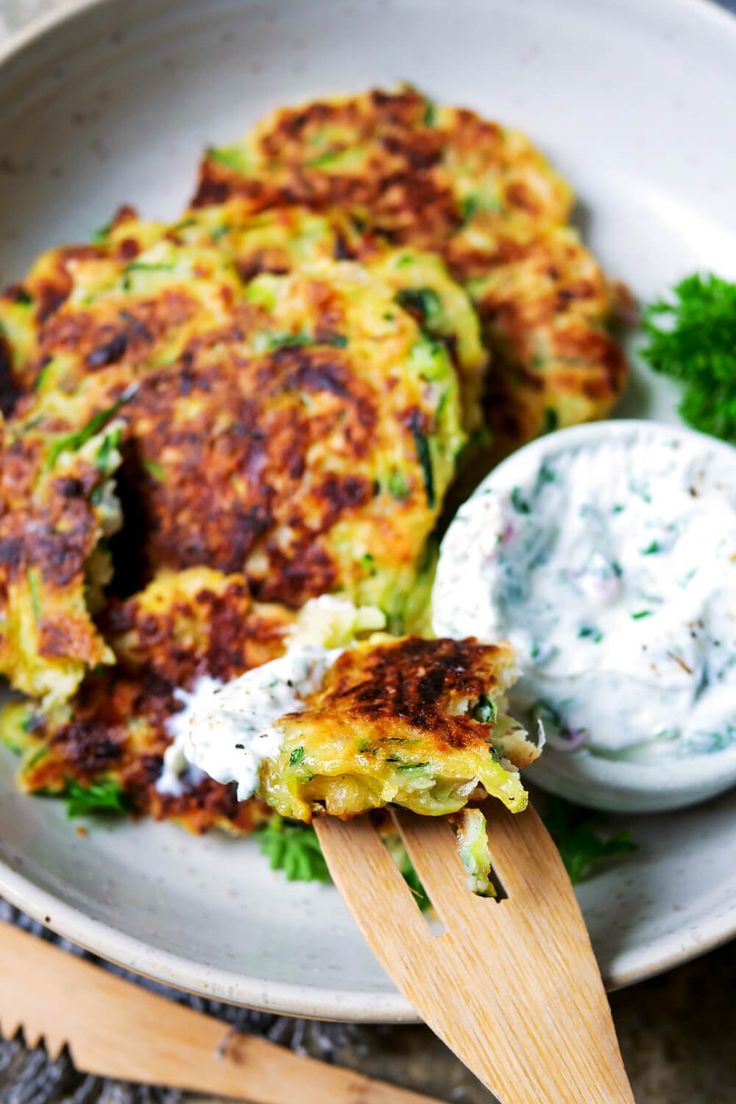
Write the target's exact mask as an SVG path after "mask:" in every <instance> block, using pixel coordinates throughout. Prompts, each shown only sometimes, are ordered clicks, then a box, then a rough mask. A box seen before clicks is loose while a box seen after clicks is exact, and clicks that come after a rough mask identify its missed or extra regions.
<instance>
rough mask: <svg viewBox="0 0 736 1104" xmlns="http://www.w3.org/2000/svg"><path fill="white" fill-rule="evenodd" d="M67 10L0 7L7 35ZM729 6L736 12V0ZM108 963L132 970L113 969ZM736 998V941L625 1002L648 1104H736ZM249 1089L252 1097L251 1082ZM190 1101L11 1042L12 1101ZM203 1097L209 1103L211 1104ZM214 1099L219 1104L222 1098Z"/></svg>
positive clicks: (296, 1039) (358, 1053) (386, 1051)
mask: <svg viewBox="0 0 736 1104" xmlns="http://www.w3.org/2000/svg"><path fill="white" fill-rule="evenodd" d="M642 2H643V3H646V0H642ZM63 3H64V0H0V37H4V36H5V35H6V34H8V33H9V32H12V31H14V30H17V29H18V28H20V27H21V26H23V25H25V24H26V23H28V22H29V21H30V20H31V19H33V18H35V17H37V16H38V15H41V14H44V13H45V12H47V11H49V10H51V9H52V8H55V7H61V6H63ZM721 3H722V4H723V6H724V7H726V8H728V9H729V10H731V11H733V12H735V13H736V0H721ZM0 919H2V920H5V921H10V922H13V923H17V924H20V925H21V926H22V927H24V928H27V929H28V930H32V931H34V932H35V933H36V934H37V935H39V936H40V937H41V938H47V939H48V938H52V939H55V937H53V936H51V934H50V933H49V932H47V931H44V930H43V929H41V928H40V926H39V925H37V924H34V923H33V922H32V921H30V920H29V919H28V918H27V917H24V916H23V915H22V914H21V913H19V912H17V910H15V909H12V908H11V907H10V905H8V904H7V903H6V902H4V901H2V900H0ZM56 941H57V942H59V943H61V945H62V946H64V947H65V948H66V949H67V950H68V951H69V952H70V953H73V954H80V955H81V954H84V952H82V951H80V950H79V949H78V948H76V947H73V946H71V944H69V943H66V941H64V940H56ZM85 957H87V958H91V957H92V956H89V955H85ZM101 965H102V966H103V967H104V968H105V969H110V970H113V971H114V972H116V973H119V974H124V971H121V970H118V969H117V968H116V967H112V966H110V965H109V964H101ZM129 976H130V975H129ZM132 980H135V981H136V982H137V983H138V984H141V985H145V986H149V987H150V988H152V989H155V990H156V991H158V992H162V993H164V994H166V995H167V996H169V997H170V998H171V999H172V1000H176V1001H183V1002H186V1003H189V1004H190V1005H192V1006H193V1007H195V1008H197V1009H200V1010H202V1011H207V1012H209V1013H211V1014H213V1015H215V1016H217V1017H219V1018H220V1019H222V1020H223V1021H224V1022H227V1023H228V1024H231V1025H232V1026H234V1027H236V1028H238V1029H240V1030H243V1031H249V1032H253V1033H255V1034H258V1035H264V1036H266V1037H268V1038H269V1039H271V1040H273V1041H274V1042H277V1043H281V1044H283V1045H285V1046H289V1047H291V1048H293V1049H294V1050H296V1051H298V1052H302V1053H309V1054H311V1055H313V1056H314V1057H316V1058H323V1059H325V1060H328V1061H337V1062H339V1063H340V1064H343V1065H350V1066H353V1067H355V1068H359V1069H361V1070H362V1071H363V1072H366V1073H370V1074H374V1075H376V1076H382V1077H385V1078H386V1079H388V1080H392V1081H395V1082H398V1083H401V1084H404V1085H406V1086H408V1087H412V1088H414V1089H417V1090H419V1091H425V1092H427V1093H431V1094H433V1095H436V1096H440V1097H442V1098H444V1099H447V1100H448V1101H450V1100H451V1101H455V1102H457V1104H484V1102H485V1104H489V1102H490V1100H491V1097H490V1096H489V1095H488V1093H486V1092H485V1091H484V1090H482V1089H481V1088H480V1087H479V1086H478V1084H477V1082H476V1081H475V1080H474V1078H473V1077H472V1076H471V1075H469V1074H468V1073H467V1071H466V1070H464V1069H463V1067H462V1066H461V1065H460V1063H459V1062H457V1061H456V1059H454V1058H453V1057H452V1055H450V1054H449V1053H448V1052H447V1051H446V1050H445V1048H444V1047H443V1046H442V1044H441V1043H439V1042H438V1041H437V1040H436V1039H435V1038H434V1037H433V1036H432V1035H431V1033H430V1032H429V1031H427V1029H426V1028H422V1027H404V1028H390V1027H385V1028H382V1027H358V1026H351V1025H341V1024H322V1023H317V1022H308V1021H305V1020H290V1019H286V1018H284V1017H278V1016H271V1015H266V1014H262V1013H258V1012H249V1011H247V1010H244V1009H237V1008H232V1007H230V1006H228V1005H223V1004H217V1003H215V1002H213V1001H205V1000H202V999H201V998H198V997H191V996H187V995H185V994H182V993H177V992H176V991H174V990H170V989H166V988H165V987H164V986H159V985H156V984H154V983H152V982H148V981H144V980H142V979H140V978H135V979H132ZM734 992H736V944H731V945H730V946H728V947H726V948H724V949H722V950H721V951H718V952H715V953H714V954H712V955H709V956H708V957H707V958H705V959H702V960H700V961H699V962H695V963H692V964H690V965H688V966H686V967H683V968H681V969H679V970H676V971H674V972H672V973H671V974H669V975H667V976H666V977H664V978H660V979H653V980H652V981H650V982H647V983H646V984H645V985H641V986H637V987H636V989H634V990H628V991H624V992H622V993H617V994H614V995H613V998H612V1006H613V1011H614V1018H615V1020H616V1026H617V1030H618V1033H619V1038H620V1039H621V1045H622V1050H623V1053H624V1059H625V1061H626V1065H627V1069H628V1070H629V1072H630V1075H631V1077H632V1081H633V1085H634V1091H635V1094H636V1099H637V1102H638V1104H734V1102H735V1101H736V1047H735V1046H734V1040H735V1039H736V1002H735V1001H734V999H733V994H734ZM243 1092H244V1093H247V1085H244V1088H243ZM183 1099H184V1098H183V1097H182V1096H181V1094H179V1093H176V1092H172V1091H170V1090H166V1089H158V1088H149V1087H140V1086H133V1085H125V1084H121V1083H119V1082H113V1081H103V1080H101V1079H100V1078H96V1077H86V1076H85V1075H84V1074H80V1073H78V1072H77V1071H76V1070H75V1069H74V1067H73V1065H72V1063H71V1061H70V1059H69V1057H68V1056H67V1055H62V1057H61V1058H60V1059H59V1060H58V1061H56V1062H49V1061H48V1060H47V1059H46V1056H45V1054H44V1052H43V1049H42V1048H40V1049H37V1050H35V1051H31V1052H29V1051H27V1050H26V1049H25V1047H24V1045H23V1041H22V1038H21V1039H14V1040H3V1039H0V1104H179V1102H180V1101H182V1100H183ZM197 1099H198V1100H199V1101H200V1104H204V1101H205V1098H203V1097H199V1098H197ZM208 1099H209V1098H208ZM210 1104H215V1098H212V1099H211V1101H210ZM294 1104H299V1102H298V1101H294ZM529 1104H534V1102H532V1101H530V1102H529Z"/></svg>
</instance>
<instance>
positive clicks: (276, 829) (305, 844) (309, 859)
mask: <svg viewBox="0 0 736 1104" xmlns="http://www.w3.org/2000/svg"><path fill="white" fill-rule="evenodd" d="M254 836H255V838H256V840H257V841H258V844H259V846H260V848H261V851H262V853H263V854H264V855H265V856H266V858H267V859H268V860H269V863H270V866H271V869H272V870H281V871H282V872H283V874H284V876H285V877H286V879H287V881H289V882H323V883H325V884H326V883H329V882H331V881H332V879H331V878H330V872H329V870H328V869H327V863H326V862H325V859H324V856H323V854H322V851H321V849H320V846H319V840H318V839H317V834H316V832H315V831H314V828H313V827H312V825H311V824H301V823H299V822H298V821H290V820H284V818H283V817H280V816H278V815H274V816H272V817H271V819H270V820H269V821H268V822H267V823H266V824H262V825H261V826H260V827H259V828H256V830H255V832H254ZM389 850H390V851H391V854H392V855H393V856H394V859H395V860H396V864H397V866H398V868H399V870H400V871H401V874H402V875H403V878H404V880H405V882H406V883H407V885H408V886H409V888H410V889H411V891H412V893H413V894H414V895H415V896H416V898H417V904H418V905H419V907H420V908H421V909H422V911H424V909H427V908H429V904H430V902H429V898H428V897H427V894H426V892H425V890H424V889H423V887H422V884H421V882H420V881H419V877H418V875H417V872H416V870H415V869H414V867H413V866H412V863H411V860H410V859H409V856H408V855H407V854H406V851H405V850H404V848H403V846H402V845H401V840H400V839H399V840H398V848H396V847H395V846H391V847H389Z"/></svg>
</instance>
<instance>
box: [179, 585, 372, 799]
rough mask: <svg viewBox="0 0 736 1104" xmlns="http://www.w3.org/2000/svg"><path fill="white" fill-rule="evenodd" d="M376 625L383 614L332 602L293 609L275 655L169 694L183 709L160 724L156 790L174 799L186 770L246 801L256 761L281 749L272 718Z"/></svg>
mask: <svg viewBox="0 0 736 1104" xmlns="http://www.w3.org/2000/svg"><path fill="white" fill-rule="evenodd" d="M384 625H385V617H384V615H383V614H382V613H381V611H380V610H377V609H374V608H373V607H359V608H356V607H355V606H354V605H353V604H352V603H351V602H348V601H346V600H345V599H343V598H339V597H337V596H334V595H323V596H321V597H319V598H313V599H311V600H310V601H309V602H307V603H306V605H305V606H304V608H303V609H302V610H301V612H300V614H299V617H298V619H297V621H296V623H295V626H294V628H293V630H292V632H291V637H290V639H289V641H288V645H287V649H286V652H285V654H284V655H283V656H280V657H279V658H278V659H274V660H272V661H271V662H270V663H264V664H263V665H262V666H261V667H255V668H254V669H253V670H251V671H246V672H245V674H243V675H240V677H239V678H235V679H232V680H230V681H229V682H226V683H223V682H218V681H217V680H216V679H212V678H210V677H209V676H206V675H205V676H203V677H202V678H200V679H199V680H198V681H197V682H196V683H195V685H194V686H193V687H192V689H191V690H183V689H178V690H176V691H175V697H176V698H177V700H178V701H180V702H181V703H182V705H183V709H182V710H181V711H180V712H179V713H176V714H175V715H174V716H173V717H171V718H170V720H169V721H168V728H169V732H170V734H171V735H172V736H173V738H174V739H173V743H172V744H171V745H170V746H169V747H168V748H167V750H166V752H165V754H164V766H163V771H162V773H161V776H160V778H159V780H158V782H157V788H158V790H159V791H160V792H161V793H173V794H178V793H180V792H181V791H182V788H183V787H184V785H185V775H186V774H188V772H191V771H192V770H194V771H195V772H197V771H198V772H204V773H205V774H207V775H209V776H210V778H214V780H215V781H216V782H223V783H228V782H235V783H236V784H237V796H238V800H239V801H246V800H247V799H248V798H249V797H252V796H253V794H254V793H255V791H256V789H257V787H258V781H259V776H260V770H261V766H262V764H263V762H264V760H266V759H269V758H275V757H276V756H277V755H278V753H279V751H280V750H281V745H282V741H283V735H282V733H281V730H280V729H279V727H278V725H277V723H276V722H277V721H278V720H279V718H280V717H283V716H284V715H285V714H287V713H298V712H300V711H301V710H302V709H303V708H304V704H305V702H304V699H305V698H306V697H307V696H308V695H309V694H311V693H312V692H313V691H314V690H316V689H318V687H319V686H320V684H321V682H322V680H323V678H324V676H325V673H326V671H327V670H329V668H330V667H331V666H332V664H333V663H334V662H335V660H336V659H337V658H338V656H339V655H341V654H342V651H343V648H344V646H345V645H347V644H349V643H351V642H352V641H353V640H354V639H355V636H356V634H359V633H365V632H371V631H373V630H375V629H382V628H383V627H384ZM334 645H340V646H334Z"/></svg>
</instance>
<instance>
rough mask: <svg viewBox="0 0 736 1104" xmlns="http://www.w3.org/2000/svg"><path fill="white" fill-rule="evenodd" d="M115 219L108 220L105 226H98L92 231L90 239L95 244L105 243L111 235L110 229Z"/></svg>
mask: <svg viewBox="0 0 736 1104" xmlns="http://www.w3.org/2000/svg"><path fill="white" fill-rule="evenodd" d="M114 221H115V219H114V218H111V219H110V221H109V222H106V223H105V225H104V226H98V227H97V229H96V230H93V231H92V236H91V237H90V241H91V242H92V244H93V245H104V244H105V242H106V241H107V239H108V238H109V236H110V231H111V230H112V226H113V223H114Z"/></svg>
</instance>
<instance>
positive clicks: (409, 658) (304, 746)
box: [257, 636, 538, 820]
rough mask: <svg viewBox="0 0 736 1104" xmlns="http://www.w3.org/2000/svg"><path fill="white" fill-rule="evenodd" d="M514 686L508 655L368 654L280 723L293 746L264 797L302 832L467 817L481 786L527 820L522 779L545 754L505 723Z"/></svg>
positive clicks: (403, 644)
mask: <svg viewBox="0 0 736 1104" xmlns="http://www.w3.org/2000/svg"><path fill="white" fill-rule="evenodd" d="M512 680H513V655H512V653H511V650H510V648H509V647H508V646H506V645H499V646H494V645H485V644H480V643H478V641H476V640H449V639H442V640H423V639H421V638H419V637H412V636H405V637H400V638H397V639H391V638H388V637H383V638H378V639H377V638H375V637H374V638H373V639H371V640H370V641H367V642H364V643H360V644H357V645H355V646H354V647H352V648H350V649H349V650H348V651H345V652H343V654H342V655H341V656H340V657H339V658H338V659H337V661H336V662H335V663H334V665H333V666H332V667H331V668H330V669H329V670H328V671H327V673H326V675H325V676H324V679H323V681H322V685H321V687H320V688H319V689H318V690H317V691H316V692H315V693H313V694H311V695H309V696H308V697H307V698H306V704H305V708H304V711H303V712H299V713H292V714H288V715H287V716H284V717H282V718H281V720H280V721H277V722H276V727H277V728H278V729H280V730H281V732H282V733H283V734H284V740H283V746H282V748H281V751H280V752H279V755H278V757H277V758H276V759H270V760H269V759H266V760H265V762H264V765H263V768H262V771H261V780H260V785H259V788H258V791H257V792H258V794H259V796H260V797H262V798H263V799H264V800H265V801H267V802H268V804H269V805H271V806H272V807H273V808H274V809H275V810H276V811H277V812H278V813H280V814H281V815H283V816H289V817H293V818H295V819H299V820H311V818H312V816H313V815H314V813H316V812H320V811H326V812H327V813H329V814H331V815H333V816H339V817H343V818H349V817H353V816H357V815H359V814H360V813H362V812H365V811H366V810H368V809H375V808H379V807H381V806H383V805H387V804H389V803H391V802H393V803H395V804H398V805H404V806H406V807H407V808H409V809H413V810H414V811H415V812H417V813H423V814H426V815H430V816H439V815H442V814H444V813H451V812H456V811H457V810H458V809H460V808H462V807H463V806H464V805H465V804H466V803H467V801H468V798H469V796H470V795H471V793H472V792H473V790H474V789H475V788H476V786H477V785H478V784H480V785H482V786H483V788H484V789H485V790H486V792H487V793H489V794H491V795H493V796H496V797H498V798H499V799H500V800H501V801H503V802H504V804H505V805H507V806H508V807H509V808H510V809H512V810H513V811H518V810H521V809H523V808H524V807H525V805H526V792H525V791H524V788H523V786H522V784H521V781H520V779H519V775H518V771H517V770H516V768H517V767H521V766H527V765H528V764H529V763H530V762H532V761H533V760H534V759H535V758H536V757H537V755H538V749H537V748H536V747H535V746H534V745H533V744H532V743H531V742H530V741H529V740H528V739H527V737H526V734H525V733H524V732H523V730H521V729H520V728H519V726H517V725H516V724H515V723H514V722H513V721H512V720H511V719H510V718H509V717H507V716H505V715H504V714H503V712H502V711H503V708H504V701H503V694H504V691H505V690H506V688H507V687H508V685H509V684H510V682H511V681H512Z"/></svg>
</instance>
